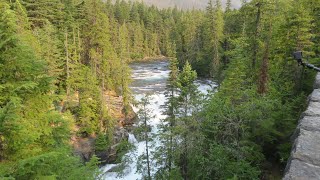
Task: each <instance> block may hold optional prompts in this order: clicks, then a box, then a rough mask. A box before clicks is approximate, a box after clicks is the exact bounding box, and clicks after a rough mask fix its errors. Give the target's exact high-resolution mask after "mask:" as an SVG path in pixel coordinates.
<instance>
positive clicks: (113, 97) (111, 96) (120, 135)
mask: <svg viewBox="0 0 320 180" xmlns="http://www.w3.org/2000/svg"><path fill="white" fill-rule="evenodd" d="M104 98H105V100H106V102H107V104H108V107H107V109H108V110H109V113H110V116H111V117H112V118H113V119H115V120H116V121H117V124H116V127H115V129H114V132H113V142H112V144H111V146H110V147H109V148H108V149H105V150H103V151H96V150H95V142H96V139H97V137H96V135H94V134H93V135H89V136H88V137H85V138H83V137H78V136H73V137H72V138H71V144H72V146H73V149H74V154H75V155H77V156H79V157H80V158H81V159H82V160H83V161H84V162H87V161H89V160H90V159H91V157H92V156H93V155H96V156H97V157H98V158H99V159H100V162H101V165H103V164H106V163H114V162H115V161H116V159H117V158H118V154H117V149H118V148H117V147H118V146H119V145H120V143H121V142H123V141H128V137H129V132H128V129H130V128H131V126H132V124H134V121H135V119H136V114H135V113H134V111H133V109H131V110H130V111H129V113H128V114H127V115H125V114H124V110H123V109H124V107H123V102H122V97H121V96H118V95H117V94H116V93H115V92H110V91H108V92H105V93H104Z"/></svg>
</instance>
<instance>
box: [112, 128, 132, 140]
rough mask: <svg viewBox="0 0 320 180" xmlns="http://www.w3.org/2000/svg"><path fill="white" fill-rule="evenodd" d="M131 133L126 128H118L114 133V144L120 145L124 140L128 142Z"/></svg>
mask: <svg viewBox="0 0 320 180" xmlns="http://www.w3.org/2000/svg"><path fill="white" fill-rule="evenodd" d="M128 138H129V133H128V131H127V130H126V129H125V128H124V127H116V128H115V130H114V133H113V144H118V143H119V142H121V141H123V140H126V141H127V140H128Z"/></svg>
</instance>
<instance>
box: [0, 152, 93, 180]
mask: <svg viewBox="0 0 320 180" xmlns="http://www.w3.org/2000/svg"><path fill="white" fill-rule="evenodd" d="M97 162H98V161H97V159H96V158H92V159H91V161H90V162H88V163H87V164H86V166H83V165H82V163H81V162H80V160H79V159H78V158H77V157H73V156H71V155H70V154H69V153H67V152H65V151H56V152H50V153H44V154H41V155H39V156H34V157H31V158H27V159H24V160H20V161H18V162H17V163H15V164H3V165H1V167H2V166H3V168H7V169H8V171H6V172H5V173H3V172H1V174H0V177H11V178H14V179H43V178H44V179H49V178H51V179H94V177H95V175H96V174H97V173H98V170H97V166H96V165H97ZM1 169H2V168H1ZM2 173H3V174H2Z"/></svg>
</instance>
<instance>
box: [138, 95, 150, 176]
mask: <svg viewBox="0 0 320 180" xmlns="http://www.w3.org/2000/svg"><path fill="white" fill-rule="evenodd" d="M140 103H141V108H140V111H139V118H140V121H141V123H140V128H141V129H142V132H143V136H144V138H143V139H144V140H145V153H143V154H142V155H141V156H140V157H138V165H137V172H140V173H142V174H143V177H144V179H148V180H151V178H152V176H151V170H152V165H151V155H150V135H149V129H150V128H149V127H150V125H149V121H150V119H151V118H152V117H151V113H152V112H151V111H150V109H149V108H148V107H147V106H148V105H150V97H149V96H148V95H147V96H145V97H143V98H142V99H141V102H140Z"/></svg>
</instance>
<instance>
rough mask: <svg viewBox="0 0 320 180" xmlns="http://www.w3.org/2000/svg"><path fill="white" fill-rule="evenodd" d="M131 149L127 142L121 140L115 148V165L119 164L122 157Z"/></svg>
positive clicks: (131, 146)
mask: <svg viewBox="0 0 320 180" xmlns="http://www.w3.org/2000/svg"><path fill="white" fill-rule="evenodd" d="M132 148H133V145H132V144H130V143H129V142H128V141H126V140H123V141H121V142H120V143H119V145H118V146H117V147H116V151H117V160H116V163H121V162H122V158H123V156H124V155H125V154H126V153H127V152H128V151H130V150H131V149H132Z"/></svg>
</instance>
